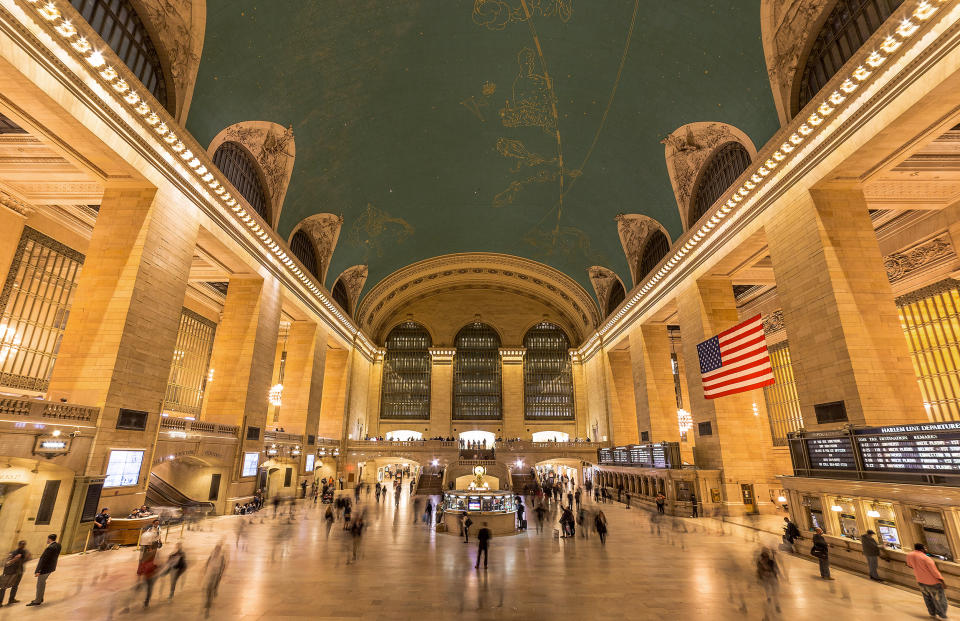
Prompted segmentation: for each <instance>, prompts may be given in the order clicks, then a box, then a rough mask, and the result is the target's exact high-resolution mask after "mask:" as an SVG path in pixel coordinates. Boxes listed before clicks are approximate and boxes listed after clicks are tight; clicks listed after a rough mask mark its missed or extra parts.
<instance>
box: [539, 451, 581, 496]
mask: <svg viewBox="0 0 960 621" xmlns="http://www.w3.org/2000/svg"><path fill="white" fill-rule="evenodd" d="M582 465H583V463H582V462H581V461H580V460H579V459H570V458H556V459H546V460H543V461H538V462H537V463H536V464H535V465H534V469H535V470H536V473H537V478H538V479H539V481H540V484H541V485H543V486H547V485H553V484H559V485H561V487H564V488H565V489H569V490H571V491H572V490H573V489H574V487H575V486H583V484H584V482H585V481H584V478H583V467H582Z"/></svg>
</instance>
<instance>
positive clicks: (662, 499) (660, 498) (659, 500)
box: [657, 493, 667, 513]
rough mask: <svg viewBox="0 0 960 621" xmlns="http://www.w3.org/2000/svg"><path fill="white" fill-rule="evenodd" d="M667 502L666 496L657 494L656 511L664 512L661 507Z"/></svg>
mask: <svg viewBox="0 0 960 621" xmlns="http://www.w3.org/2000/svg"><path fill="white" fill-rule="evenodd" d="M665 504H667V497H666V496H664V495H663V494H659V493H658V494H657V513H664V510H663V507H664V505H665Z"/></svg>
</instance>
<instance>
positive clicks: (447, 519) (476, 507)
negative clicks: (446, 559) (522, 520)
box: [442, 490, 517, 535]
mask: <svg viewBox="0 0 960 621" xmlns="http://www.w3.org/2000/svg"><path fill="white" fill-rule="evenodd" d="M442 506H443V521H444V524H446V527H447V532H448V533H453V534H457V533H458V532H460V525H459V523H460V516H462V515H466V516H469V517H470V519H471V521H472V522H473V525H472V526H471V527H470V531H471V532H473V533H476V532H477V531H478V530H479V529H480V527H481V526H482V524H483V522H486V523H487V528H489V529H490V530H491V531H492V532H493V534H494V535H506V534H512V533H515V532H516V531H517V504H516V499H515V498H514V495H513V492H511V491H475V490H457V491H449V492H444V493H443V505H442Z"/></svg>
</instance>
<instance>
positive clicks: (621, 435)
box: [603, 350, 640, 446]
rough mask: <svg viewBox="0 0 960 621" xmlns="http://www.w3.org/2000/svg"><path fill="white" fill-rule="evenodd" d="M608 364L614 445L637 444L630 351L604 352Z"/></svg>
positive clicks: (635, 408)
mask: <svg viewBox="0 0 960 621" xmlns="http://www.w3.org/2000/svg"><path fill="white" fill-rule="evenodd" d="M603 354H604V355H605V357H606V362H607V373H608V381H607V388H608V392H609V394H610V423H611V430H612V432H613V433H612V437H611V439H612V440H613V443H614V444H617V445H619V446H623V445H625V444H636V443H637V442H639V441H640V433H639V431H638V430H637V401H636V397H635V396H634V391H633V370H632V369H631V364H630V352H629V351H622V350H620V351H609V352H606V351H605V352H603Z"/></svg>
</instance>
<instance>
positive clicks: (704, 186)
mask: <svg viewBox="0 0 960 621" xmlns="http://www.w3.org/2000/svg"><path fill="white" fill-rule="evenodd" d="M749 165H750V154H749V153H748V152H747V150H746V149H745V148H744V147H743V145H742V144H740V143H739V142H728V143H726V144H724V145H722V146H721V147H720V148H718V149H717V150H716V152H714V154H713V156H712V157H711V158H710V160H709V162H708V163H707V166H706V168H705V169H704V170H703V173H701V174H700V178H699V180H698V181H697V187H696V188H694V191H693V200H692V201H691V205H690V219H689V220H688V221H687V227H689V228H691V229H692V228H693V225H694V224H695V223H696V222H697V220H699V219H700V216H702V215H703V214H705V213H707V210H708V209H710V207H711V206H712V205H713V204H714V203H715V202H717V199H718V198H720V195H721V194H723V193H724V192H726V191H727V189H728V188H729V187H730V186H731V185H733V182H734V181H736V180H737V177H739V176H740V175H741V174H742V173H743V171H745V170H746V169H747V166H749Z"/></svg>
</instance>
